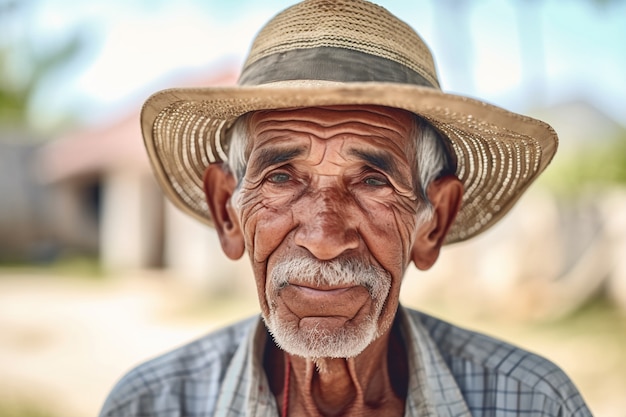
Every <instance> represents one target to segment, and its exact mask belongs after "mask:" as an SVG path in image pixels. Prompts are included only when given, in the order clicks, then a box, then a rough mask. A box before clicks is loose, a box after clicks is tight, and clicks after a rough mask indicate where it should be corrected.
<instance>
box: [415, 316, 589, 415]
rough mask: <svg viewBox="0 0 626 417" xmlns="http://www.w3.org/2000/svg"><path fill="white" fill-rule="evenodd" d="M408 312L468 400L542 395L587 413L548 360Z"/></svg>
mask: <svg viewBox="0 0 626 417" xmlns="http://www.w3.org/2000/svg"><path fill="white" fill-rule="evenodd" d="M408 311H409V314H410V315H411V317H412V318H413V319H414V320H419V321H420V322H421V323H422V325H423V326H424V328H426V330H427V331H428V333H429V335H430V337H431V339H432V340H433V342H434V343H435V344H436V345H437V348H438V350H439V352H440V353H441V355H442V357H443V359H444V360H445V362H446V363H447V365H448V367H449V368H450V371H451V372H452V374H453V375H454V377H455V379H456V380H457V383H458V385H459V388H460V389H461V391H462V392H463V394H464V395H465V396H466V398H467V397H472V396H473V397H481V398H480V400H481V401H485V400H486V397H489V396H493V397H494V399H495V398H496V397H497V396H500V397H501V398H504V397H507V396H509V397H510V398H512V397H513V396H535V397H537V398H539V397H544V398H545V400H546V401H549V402H554V403H555V407H559V408H561V407H563V408H565V409H567V413H566V415H576V414H577V412H579V411H580V412H582V413H581V415H585V414H584V410H586V406H585V404H584V401H583V400H582V398H581V397H580V394H579V392H578V390H577V389H576V387H575V386H574V384H573V383H572V381H571V379H570V378H569V377H568V376H567V375H566V374H565V372H563V370H561V368H559V367H558V366H557V365H556V364H554V363H553V362H551V361H550V360H548V359H546V358H544V357H542V356H540V355H538V354H535V353H532V352H529V351H527V350H524V349H521V348H519V347H516V346H514V345H512V344H510V343H507V342H504V341H502V340H498V339H496V338H493V337H490V336H487V335H485V334H482V333H478V332H474V331H471V330H467V329H464V328H461V327H458V326H455V325H453V324H451V323H448V322H446V321H443V320H441V319H438V318H435V317H432V316H429V315H427V314H424V313H421V312H418V311H415V310H408ZM478 392H480V395H477V393H478ZM516 398H517V397H516ZM470 402H471V399H470Z"/></svg>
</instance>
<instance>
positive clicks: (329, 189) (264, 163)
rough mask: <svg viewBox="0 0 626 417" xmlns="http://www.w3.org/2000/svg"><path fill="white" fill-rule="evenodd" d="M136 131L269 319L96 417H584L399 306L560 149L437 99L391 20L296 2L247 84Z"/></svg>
mask: <svg viewBox="0 0 626 417" xmlns="http://www.w3.org/2000/svg"><path fill="white" fill-rule="evenodd" d="M142 128H143V134H144V138H145V142H146V146H147V149H148V152H149V154H150V158H151V160H152V163H153V167H154V170H155V172H156V176H157V178H158V180H159V182H160V184H161V185H162V187H163V189H164V191H165V193H166V194H167V195H168V196H169V197H170V198H171V199H172V201H173V202H174V203H175V204H176V205H177V206H178V207H180V208H181V209H183V210H184V211H186V212H187V213H189V214H191V215H192V216H194V217H196V218H197V219H199V220H201V221H203V222H205V223H207V224H209V225H212V226H214V227H215V229H216V230H217V233H218V235H219V239H220V242H221V246H222V249H223V251H224V253H225V254H226V256H228V257H229V258H232V259H238V258H240V257H242V256H244V254H247V256H248V257H249V259H250V262H251V263H252V267H253V271H254V278H255V280H256V286H257V290H258V295H259V302H260V306H261V316H262V321H261V320H259V318H252V319H249V320H246V321H244V322H241V323H237V324H234V325H233V326H231V327H228V328H226V329H223V330H220V331H218V332H215V333H213V334H210V335H208V336H206V337H204V338H202V339H200V340H198V341H195V342H193V343H191V344H189V345H187V346H184V347H182V348H179V349H177V350H175V351H173V352H171V353H168V354H166V355H164V356H162V357H159V358H157V359H154V360H152V361H150V362H147V363H146V364H143V365H141V366H139V367H138V368H136V369H135V370H133V371H132V372H130V373H129V374H128V375H127V376H126V377H125V378H124V379H122V380H121V381H120V382H119V383H118V385H117V386H116V387H115V389H114V390H113V392H112V393H111V394H110V396H109V398H108V399H107V401H106V403H105V405H104V407H103V409H102V415H103V416H131V415H133V416H135V415H137V416H278V415H280V416H287V415H290V416H338V415H342V416H343V415H347V416H353V415H354V416H368V415H370V416H373V415H376V416H380V415H384V416H402V415H406V416H470V415H471V416H492V415H494V416H496V415H497V416H509V415H510V416H517V415H532V416H588V415H590V413H589V411H588V409H587V407H586V406H585V404H584V401H583V400H582V398H581V397H580V394H579V393H578V392H577V390H576V388H575V387H574V386H573V385H572V383H571V382H570V381H569V379H568V378H567V377H566V376H565V375H564V374H563V372H562V371H561V370H559V369H558V368H557V367H556V366H555V365H553V364H551V363H550V362H548V361H546V360H545V359H542V358H540V357H538V356H536V355H533V354H531V353H528V352H525V351H523V350H520V349H518V348H515V347H513V346H510V345H508V344H506V343H503V342H500V341H497V340H494V339H491V338H488V337H486V336H483V335H479V334H476V333H473V332H469V331H467V330H463V329H460V328H457V327H455V326H453V325H451V324H448V323H445V322H443V321H440V320H438V319H435V318H433V317H429V316H426V315H424V314H422V313H419V312H417V311H413V310H410V309H407V308H404V307H402V306H400V305H399V302H398V298H399V292H400V286H401V283H402V277H403V275H404V272H405V270H406V268H407V267H408V266H409V264H410V263H411V262H413V263H414V264H415V265H416V266H417V267H418V268H419V269H422V270H426V269H428V268H430V267H431V266H432V265H433V263H434V262H435V261H436V259H437V257H438V255H439V251H440V249H441V247H442V245H443V244H446V243H452V242H456V241H460V240H464V239H468V238H470V237H472V236H475V235H477V234H478V233H480V232H482V231H483V230H485V229H486V228H488V227H489V226H490V225H492V224H493V223H495V222H496V221H497V220H499V219H500V218H501V217H502V216H503V215H504V214H505V213H506V212H507V211H508V210H509V208H510V207H511V206H512V205H513V204H514V202H515V201H516V200H517V199H518V198H519V196H520V195H521V193H522V192H523V191H524V190H525V189H526V188H527V187H528V186H529V185H530V183H531V182H532V181H533V180H534V179H535V178H536V177H537V175H538V174H539V173H540V172H541V171H542V170H543V169H544V168H545V167H546V166H547V164H548V163H549V161H550V159H551V158H552V156H553V154H554V152H555V150H556V143H557V138H556V135H555V133H554V131H553V130H552V129H551V128H550V127H549V126H547V125H546V124H544V123H542V122H539V121H537V120H533V119H530V118H526V117H523V116H520V115H517V114H513V113H510V112H508V111H505V110H503V109H500V108H496V107H494V106H491V105H488V104H485V103H482V102H479V101H475V100H471V99H468V98H464V97H459V96H454V95H450V94H446V93H443V92H442V91H441V90H440V88H439V84H438V81H437V76H436V73H435V69H434V64H433V60H432V57H431V55H430V52H429V50H428V48H427V47H426V46H425V45H424V43H423V41H422V40H421V39H420V37H419V36H418V35H417V34H416V33H415V32H414V31H413V30H412V29H411V28H409V27H408V26H407V25H406V24H404V23H403V22H401V21H399V20H398V19H397V18H395V17H394V16H392V15H391V14H389V13H388V12H387V11H386V10H384V9H382V8H380V7H378V6H376V5H373V4H371V3H367V2H364V1H360V0H358V1H357V0H341V1H329V0H311V1H305V2H303V3H300V4H297V5H295V6H293V7H291V8H289V9H287V10H285V11H284V12H282V13H281V14H279V15H277V16H276V17H275V18H274V19H272V20H271V21H270V22H269V23H268V24H267V25H266V26H265V27H264V28H263V29H262V30H261V32H260V33H259V35H258V37H257V38H256V40H255V42H254V43H253V46H252V49H251V51H250V55H249V57H248V60H247V61H246V63H245V66H244V68H243V71H242V74H241V77H240V81H239V85H238V86H236V87H223V88H199V89H176V90H167V91H162V92H160V93H157V94H155V95H154V96H152V97H151V98H150V99H148V101H147V103H146V104H145V106H144V108H143V112H142ZM460 278H461V277H460Z"/></svg>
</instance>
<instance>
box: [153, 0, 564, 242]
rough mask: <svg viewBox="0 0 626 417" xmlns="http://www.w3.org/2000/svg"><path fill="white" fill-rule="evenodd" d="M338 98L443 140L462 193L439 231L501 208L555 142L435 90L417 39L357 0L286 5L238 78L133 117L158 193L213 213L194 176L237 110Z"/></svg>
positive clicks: (188, 91)
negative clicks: (393, 112) (418, 121)
mask: <svg viewBox="0 0 626 417" xmlns="http://www.w3.org/2000/svg"><path fill="white" fill-rule="evenodd" d="M341 104H373V105H381V106H389V107H395V108H400V109H405V110H408V111H411V112H414V113H416V114H418V115H420V116H422V117H423V118H425V119H426V120H428V121H429V122H430V123H431V124H432V125H433V126H434V127H435V128H436V129H438V130H439V131H440V132H441V133H442V134H443V135H444V136H446V137H447V138H448V139H449V140H450V143H451V145H452V149H453V151H454V152H455V153H456V156H457V161H458V169H457V176H458V177H459V179H460V180H461V181H462V182H463V184H464V186H465V195H464V198H463V204H462V207H461V210H460V212H459V214H458V216H457V218H456V220H455V222H454V224H453V225H452V227H451V230H450V232H449V234H448V238H447V241H446V243H452V242H456V241H461V240H465V239H468V238H470V237H472V236H475V235H477V234H479V233H481V232H482V231H484V230H485V229H487V228H488V227H489V226H491V225H493V224H494V223H495V222H497V221H498V220H499V219H500V218H502V216H503V215H504V214H505V213H506V212H507V211H508V210H509V209H510V208H511V207H512V206H513V204H514V203H515V202H516V201H517V199H518V198H519V197H520V195H521V194H522V192H523V191H524V190H525V189H526V188H527V187H528V186H529V185H530V184H531V183H532V181H533V180H534V179H535V178H536V177H537V176H538V175H539V174H540V173H541V172H542V171H543V170H544V169H545V167H546V166H547V165H548V163H549V162H550V160H551V159H552V156H553V155H554V153H555V151H556V147H557V142H558V139H557V136H556V133H555V132H554V130H553V129H552V128H551V127H550V126H548V125H547V124H545V123H543V122H541V121H538V120H535V119H531V118H529V117H525V116H521V115H519V114H515V113H512V112H509V111H506V110H504V109H502V108H499V107H495V106H493V105H489V104H486V103H483V102H481V101H477V100H474V99H470V98H466V97H461V96H457V95H452V94H446V93H444V92H442V91H441V88H440V87H439V82H438V80H437V74H436V71H435V65H434V62H433V59H432V56H431V53H430V51H429V49H428V47H427V46H426V45H425V44H424V41H423V40H422V39H421V38H420V37H419V36H418V35H417V34H416V33H415V32H414V31H413V30H412V29H411V28H410V27H409V26H408V25H406V24H405V23H404V22H402V21H400V20H399V19H397V18H396V17H395V16H393V15H392V14H390V13H389V12H388V11H387V10H385V9H383V8H382V7H379V6H377V5H374V4H371V3H368V2H365V1H361V0H310V1H304V2H302V3H299V4H297V5H295V6H293V7H290V8H288V9H286V10H284V11H283V12H281V13H280V14H278V15H277V16H276V17H274V18H273V19H272V20H271V21H270V22H269V23H268V24H267V25H266V26H265V27H264V28H263V29H262V30H261V31H260V33H259V34H258V36H257V38H256V39H255V41H254V43H253V45H252V47H251V50H250V54H249V56H248V58H247V60H246V62H245V64H244V67H243V71H242V73H241V76H240V79H239V81H238V85H237V86H228V87H206V88H180V89H170V90H164V91H161V92H158V93H156V94H154V95H153V96H151V97H150V98H149V99H148V100H147V101H146V103H145V104H144V107H143V109H142V113H141V126H142V131H143V136H144V140H145V144H146V148H147V150H148V153H149V156H150V159H151V162H152V166H153V168H154V171H155V173H156V177H157V179H158V181H159V183H160V185H161V187H162V188H163V190H164V191H165V193H166V195H167V196H168V197H169V198H170V199H171V200H172V201H173V202H174V204H175V205H176V206H178V207H179V208H181V209H182V210H183V211H185V212H186V213H189V214H190V215H192V216H193V217H195V218H197V219H198V220H200V221H202V222H204V223H207V224H209V225H211V224H212V222H211V218H210V212H209V210H208V208H207V205H206V202H205V196H204V191H203V187H202V176H203V173H204V171H205V169H206V167H207V166H208V165H209V164H210V163H213V162H219V161H224V160H226V155H227V150H228V143H225V141H224V132H225V130H226V129H227V128H228V127H229V126H230V125H231V124H232V122H233V121H234V120H235V119H236V118H237V117H238V116H240V115H242V114H244V113H247V112H251V111H255V110H262V109H279V108H296V107H312V106H330V105H341Z"/></svg>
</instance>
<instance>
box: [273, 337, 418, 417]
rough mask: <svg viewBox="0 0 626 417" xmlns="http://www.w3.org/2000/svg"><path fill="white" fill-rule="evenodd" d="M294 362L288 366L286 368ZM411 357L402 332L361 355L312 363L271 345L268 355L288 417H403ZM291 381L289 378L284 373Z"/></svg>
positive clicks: (380, 340) (275, 388) (381, 339)
mask: <svg viewBox="0 0 626 417" xmlns="http://www.w3.org/2000/svg"><path fill="white" fill-rule="evenodd" d="M287 362H289V365H287ZM406 363H407V361H406V352H405V350H404V348H403V344H402V341H401V336H400V333H399V330H398V329H397V326H396V325H394V326H393V327H392V329H390V331H388V332H387V333H386V334H384V335H383V336H381V337H379V338H378V339H376V340H375V341H374V342H372V344H370V345H369V346H368V347H367V348H366V349H365V350H364V351H363V352H362V353H361V354H360V355H358V356H356V357H354V358H348V359H343V358H339V359H333V358H322V359H315V360H313V359H308V358H301V357H298V356H292V355H288V354H285V353H284V352H283V351H282V350H280V349H278V348H277V347H276V346H275V345H274V344H273V343H272V342H271V341H270V343H269V344H268V349H267V350H266V355H265V368H266V372H267V375H268V378H269V380H270V387H271V388H272V391H273V392H274V395H275V396H276V399H277V403H278V404H279V405H283V404H285V398H284V396H285V394H286V393H287V395H288V400H287V402H286V405H287V408H288V414H289V415H298V416H300V415H303V416H336V415H357V416H367V415H380V413H381V412H382V411H384V415H389V416H393V415H403V413H404V401H405V398H406V391H407V385H408V370H407V369H406ZM286 367H288V368H289V369H290V372H289V373H290V377H289V378H285V368H286Z"/></svg>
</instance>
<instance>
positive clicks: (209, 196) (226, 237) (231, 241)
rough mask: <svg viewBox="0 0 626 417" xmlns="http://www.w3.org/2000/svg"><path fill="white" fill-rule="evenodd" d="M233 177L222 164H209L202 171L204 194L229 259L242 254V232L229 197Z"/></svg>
mask: <svg viewBox="0 0 626 417" xmlns="http://www.w3.org/2000/svg"><path fill="white" fill-rule="evenodd" d="M236 186H237V182H236V181H235V177H233V175H232V174H231V173H230V172H229V171H227V170H226V169H224V166H223V165H222V164H211V165H209V166H208V168H207V169H206V171H204V194H205V197H206V201H207V203H208V205H209V210H210V211H211V218H212V219H213V224H214V225H215V230H217V235H218V236H219V239H220V244H221V245H222V250H223V251H224V253H225V254H226V256H228V257H229V258H230V259H233V260H235V259H239V258H241V257H242V256H243V253H244V249H245V245H244V238H243V232H242V230H241V227H240V226H239V220H238V218H237V214H236V212H235V209H234V208H233V206H232V205H231V202H230V198H231V197H232V195H233V192H234V191H235V188H236Z"/></svg>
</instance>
